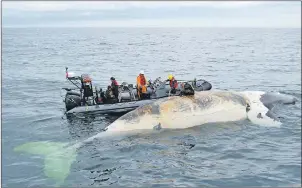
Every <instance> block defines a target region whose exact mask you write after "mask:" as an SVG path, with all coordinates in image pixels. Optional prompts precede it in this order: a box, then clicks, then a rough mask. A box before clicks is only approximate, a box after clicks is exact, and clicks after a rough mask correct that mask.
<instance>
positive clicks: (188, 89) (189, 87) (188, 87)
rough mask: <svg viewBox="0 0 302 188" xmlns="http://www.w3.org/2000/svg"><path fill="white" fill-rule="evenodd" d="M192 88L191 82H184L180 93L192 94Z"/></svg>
mask: <svg viewBox="0 0 302 188" xmlns="http://www.w3.org/2000/svg"><path fill="white" fill-rule="evenodd" d="M194 93H195V92H194V88H193V86H192V85H191V84H189V83H188V82H185V83H184V85H183V88H182V91H181V95H185V96H188V95H194Z"/></svg>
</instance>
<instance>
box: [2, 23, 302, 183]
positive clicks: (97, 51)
mask: <svg viewBox="0 0 302 188" xmlns="http://www.w3.org/2000/svg"><path fill="white" fill-rule="evenodd" d="M2 32H3V35H2V40H3V41H2V186H3V187H37V186H39V187H46V186H50V187H51V186H54V185H55V182H54V181H52V180H50V179H48V178H47V177H46V175H45V174H44V172H43V167H44V158H43V157H42V156H39V155H31V154H23V153H15V152H14V151H13V148H14V147H16V146H18V145H20V144H24V143H27V142H32V141H53V142H73V141H76V140H83V139H85V138H88V137H89V136H92V135H95V134H97V133H99V132H100V131H102V129H103V128H104V127H106V126H108V125H109V124H110V123H111V122H113V121H114V120H115V119H116V118H118V117H110V118H106V117H102V116H95V117H83V116H81V117H77V118H72V119H66V117H65V116H64V104H63V101H62V100H63V99H62V96H63V94H64V92H63V91H62V90H61V88H62V87H68V86H71V85H70V84H69V83H68V82H67V81H66V79H65V67H66V66H67V67H69V71H72V72H75V73H77V74H81V73H89V74H91V76H92V78H93V84H94V85H96V86H98V87H104V88H105V87H106V86H107V85H108V84H109V78H110V77H111V76H114V77H115V78H116V79H117V81H118V82H122V81H127V82H129V83H134V82H135V80H136V76H137V75H138V73H139V71H140V70H141V69H143V70H144V71H145V74H146V77H147V79H155V78H156V77H158V76H162V77H163V78H165V77H166V76H167V75H168V73H173V74H175V76H176V78H177V79H192V78H194V77H197V78H202V79H205V80H207V81H209V82H210V83H211V84H212V86H213V89H222V90H238V91H244V90H252V91H276V92H281V93H285V94H289V95H293V96H295V97H297V99H298V102H297V103H296V105H289V106H280V107H277V108H276V113H277V114H278V116H280V119H281V121H282V123H283V124H282V126H281V127H279V128H277V127H266V126H259V125H255V124H252V123H251V122H249V121H248V120H246V121H241V122H235V123H221V124H209V125H202V126H196V127H193V128H189V129H183V130H177V131H176V130H167V131H163V132H161V133H158V134H156V133H154V134H144V135H139V134H138V135H135V136H129V137H125V138H123V139H122V140H118V141H117V140H111V139H108V140H96V141H94V142H93V143H92V144H90V145H87V146H85V147H84V148H81V149H80V150H79V151H78V156H77V158H76V161H75V162H74V163H73V165H72V167H71V171H70V174H69V176H68V177H67V178H66V180H65V183H64V186H65V187H74V186H82V187H85V186H86V187H91V186H96V187H100V186H108V185H112V186H127V187H134V186H140V187H142V186H228V187H234V186H292V185H301V30H300V29H240V28H237V29H235V28H234V29H218V28H215V29H209V28H3V30H2Z"/></svg>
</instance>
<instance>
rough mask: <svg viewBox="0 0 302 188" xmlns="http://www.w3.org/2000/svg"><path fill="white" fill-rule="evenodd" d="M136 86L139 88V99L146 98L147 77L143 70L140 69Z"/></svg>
mask: <svg viewBox="0 0 302 188" xmlns="http://www.w3.org/2000/svg"><path fill="white" fill-rule="evenodd" d="M136 88H137V94H138V98H139V99H142V98H144V97H145V95H146V93H147V79H146V77H145V75H144V71H143V70H141V71H140V73H139V75H138V77H137V78H136Z"/></svg>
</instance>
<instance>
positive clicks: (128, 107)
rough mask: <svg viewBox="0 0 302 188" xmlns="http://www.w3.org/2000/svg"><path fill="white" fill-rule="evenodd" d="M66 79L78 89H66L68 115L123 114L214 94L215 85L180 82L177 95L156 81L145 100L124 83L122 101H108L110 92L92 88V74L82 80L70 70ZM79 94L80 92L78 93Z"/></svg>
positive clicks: (158, 79) (118, 98) (114, 99)
mask: <svg viewBox="0 0 302 188" xmlns="http://www.w3.org/2000/svg"><path fill="white" fill-rule="evenodd" d="M66 78H67V80H69V81H70V82H71V83H73V84H74V85H75V86H76V88H75V89H70V88H62V89H64V90H66V94H65V99H64V100H63V101H64V103H65V107H66V112H65V113H66V114H67V115H70V114H78V113H89V114H107V115H113V114H123V113H127V112H129V111H132V110H134V109H136V108H137V107H139V106H141V105H145V104H148V103H151V102H153V101H155V100H157V99H159V98H163V97H169V96H180V95H194V92H195V91H206V90H211V88H212V85H211V84H210V83H209V82H207V81H205V80H202V79H199V80H197V79H194V80H191V81H190V80H189V81H184V80H177V81H178V87H177V88H176V90H175V91H176V92H173V94H172V92H171V88H170V85H169V84H167V83H165V82H163V81H161V78H160V77H159V78H157V79H155V80H154V81H151V80H149V82H148V86H147V93H146V94H145V95H144V97H139V95H138V92H137V88H136V87H134V86H133V84H127V83H126V82H123V83H122V84H121V85H119V88H118V93H119V94H118V97H117V98H115V97H112V98H110V97H108V96H107V95H105V93H107V92H108V90H107V91H105V92H104V91H102V89H98V88H97V87H95V88H93V87H92V80H91V78H90V76H89V75H88V74H82V75H81V76H80V77H79V76H76V77H71V76H69V75H68V72H67V68H66ZM75 90H77V91H75Z"/></svg>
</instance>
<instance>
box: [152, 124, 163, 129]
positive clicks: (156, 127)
mask: <svg viewBox="0 0 302 188" xmlns="http://www.w3.org/2000/svg"><path fill="white" fill-rule="evenodd" d="M161 129H162V127H161V124H160V123H158V124H157V125H155V126H154V127H153V130H157V131H159V130H161Z"/></svg>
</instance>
